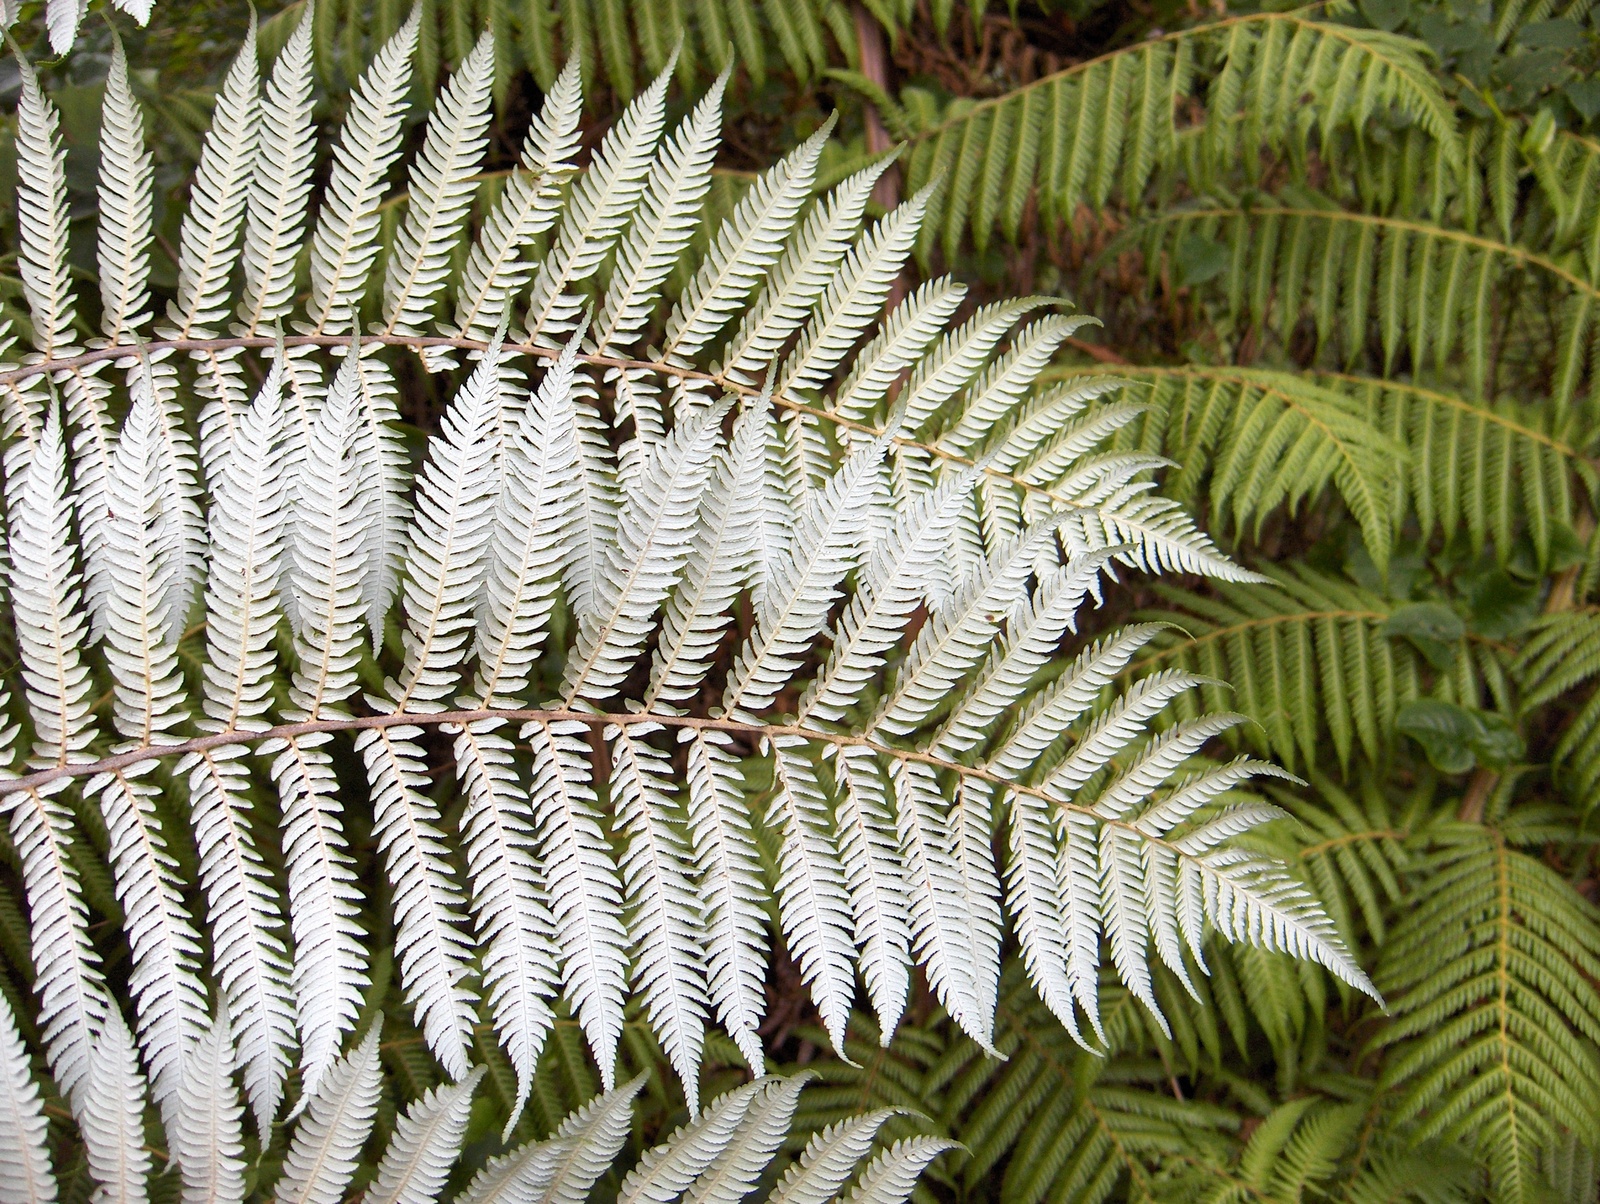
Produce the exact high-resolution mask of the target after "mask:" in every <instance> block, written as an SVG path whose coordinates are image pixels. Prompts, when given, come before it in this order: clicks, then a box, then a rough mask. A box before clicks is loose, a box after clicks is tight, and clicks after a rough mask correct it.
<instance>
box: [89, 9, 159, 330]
mask: <svg viewBox="0 0 1600 1204" xmlns="http://www.w3.org/2000/svg"><path fill="white" fill-rule="evenodd" d="M150 172H151V161H150V152H149V151H148V150H147V149H145V145H144V116H143V114H142V113H141V112H140V109H139V103H138V101H136V100H135V99H134V98H133V91H132V89H131V87H130V86H129V83H128V59H127V56H126V55H125V54H124V53H123V50H122V42H121V40H120V39H113V41H112V43H111V69H110V72H109V73H108V74H107V75H106V95H105V103H104V105H103V106H102V107H101V116H100V188H99V194H98V201H99V209H98V211H99V214H100V237H99V245H98V254H97V259H98V263H99V276H100V307H101V318H100V328H101V330H102V331H104V333H105V336H106V338H107V339H109V340H110V341H111V342H113V343H128V342H132V341H133V339H134V337H135V335H136V332H137V331H138V328H139V327H140V326H141V325H142V324H143V323H144V322H145V321H146V320H147V319H148V318H149V317H150V310H149V305H150V283H149V277H150V250H149V248H150V240H151V236H152V235H151V227H150V209H151V191H150V187H151V175H150Z"/></svg>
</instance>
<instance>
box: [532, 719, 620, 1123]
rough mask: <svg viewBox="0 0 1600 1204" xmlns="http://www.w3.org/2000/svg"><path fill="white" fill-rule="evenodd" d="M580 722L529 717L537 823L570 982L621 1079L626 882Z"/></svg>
mask: <svg viewBox="0 0 1600 1204" xmlns="http://www.w3.org/2000/svg"><path fill="white" fill-rule="evenodd" d="M582 730H583V729H582V728H581V726H579V725H576V724H567V723H562V724H548V723H538V722H534V723H529V724H527V725H526V726H525V727H524V728H523V729H522V738H523V739H524V740H526V741H528V744H529V747H530V749H531V751H532V753H533V786H532V789H531V791H530V795H531V798H532V801H533V813H534V826H535V830H536V831H537V833H538V842H539V850H540V853H541V854H542V856H543V858H544V860H545V864H546V866H547V867H548V868H547V870H546V873H547V875H548V879H547V881H548V886H549V891H550V910H551V913H552V914H553V916H554V917H555V938H556V946H557V948H558V949H559V951H560V954H561V961H562V971H561V976H562V986H563V988H564V990H565V992H566V995H567V998H568V999H569V1000H570V1001H571V1002H572V1004H573V1006H574V1008H575V1009H576V1011H577V1013H578V1020H579V1022H580V1023H581V1024H582V1025H583V1030H584V1035H585V1036H586V1037H588V1039H589V1046H590V1048H591V1049H592V1050H593V1051H594V1055H595V1060H596V1061H598V1062H599V1064H600V1076H601V1081H602V1082H603V1083H605V1085H606V1089H607V1090H608V1091H609V1090H610V1089H611V1087H612V1086H613V1085H614V1084H615V1075H616V1055H617V1043H618V1041H619V1040H620V1039H621V1037H622V1006H623V994H624V986H625V984H626V980H627V972H628V958H627V945H626V932H625V930H624V929H623V926H622V882H621V880H620V877H619V875H618V873H617V870H616V867H615V866H614V865H613V864H612V861H611V855H610V852H609V850H608V848H607V847H606V841H605V836H604V834H603V833H602V831H601V828H600V816H599V812H598V811H597V809H596V806H595V801H596V800H595V793H594V789H593V787H591V786H590V784H589V779H588V774H587V772H586V767H585V761H584V752H585V749H584V745H583V744H582V743H581V742H580V741H579V740H578V739H577V738H576V735H577V733H579V732H581V731H582Z"/></svg>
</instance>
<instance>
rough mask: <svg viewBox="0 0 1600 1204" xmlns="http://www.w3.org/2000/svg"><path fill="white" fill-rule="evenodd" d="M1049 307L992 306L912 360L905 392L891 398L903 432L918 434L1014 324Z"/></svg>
mask: <svg viewBox="0 0 1600 1204" xmlns="http://www.w3.org/2000/svg"><path fill="white" fill-rule="evenodd" d="M1049 302H1050V298H1048V297H1018V298H1015V299H1012V300H1009V301H996V302H994V303H993V304H991V305H986V306H984V307H983V308H982V309H980V310H978V312H977V313H975V314H973V315H972V317H970V318H968V319H967V320H966V321H965V322H963V323H962V324H961V325H960V326H958V327H956V328H955V329H954V330H952V331H950V333H948V334H947V335H945V336H944V338H942V339H940V340H939V345H938V346H937V347H935V348H934V349H933V350H932V351H930V352H928V354H926V355H925V356H923V357H922V358H921V359H920V360H918V361H917V364H916V367H915V368H913V369H912V371H911V378H910V379H909V380H908V381H907V382H906V387H905V388H904V389H902V390H901V392H900V396H899V397H897V398H895V404H896V405H897V406H902V407H904V418H903V419H902V424H903V426H904V428H905V430H907V431H908V432H911V433H915V432H917V431H919V430H921V429H922V427H923V426H924V425H926V424H927V421H928V419H930V418H932V417H933V416H934V415H935V414H936V413H938V412H939V411H940V410H942V409H943V408H944V405H945V403H946V402H948V401H949V400H950V399H951V398H952V397H954V396H955V395H956V394H957V393H958V392H959V391H960V390H961V389H962V388H963V387H964V386H966V385H967V383H968V382H970V381H971V380H972V379H973V377H975V376H976V375H977V374H978V372H979V371H980V370H981V369H982V367H983V364H984V361H985V360H987V359H988V358H989V354H990V352H992V351H993V350H994V349H995V347H996V346H997V345H998V344H999V342H1000V340H1001V339H1002V338H1004V337H1005V333H1006V331H1008V330H1010V329H1011V327H1012V326H1013V325H1015V324H1016V321H1017V319H1018V318H1020V317H1021V316H1022V315H1023V314H1025V313H1027V312H1029V311H1030V310H1034V309H1038V308H1039V307H1040V306H1041V305H1047V304H1049Z"/></svg>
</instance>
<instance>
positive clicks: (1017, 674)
mask: <svg viewBox="0 0 1600 1204" xmlns="http://www.w3.org/2000/svg"><path fill="white" fill-rule="evenodd" d="M1109 559H1110V554H1109V553H1107V552H1101V553H1098V554H1095V555H1089V556H1080V557H1078V558H1077V559H1075V560H1071V561H1069V562H1068V563H1067V564H1065V565H1064V566H1062V567H1061V568H1059V569H1057V570H1056V571H1055V572H1054V573H1052V574H1051V575H1050V576H1049V577H1047V578H1046V579H1045V581H1044V582H1043V584H1041V585H1040V586H1039V588H1038V590H1037V591H1035V593H1034V596H1033V598H1032V599H1031V600H1030V601H1029V603H1028V605H1027V606H1026V607H1025V608H1024V609H1023V611H1022V613H1020V614H1018V615H1017V616H1016V617H1015V618H1014V619H1013V620H1012V622H1011V624H1010V625H1009V627H1008V629H1007V632H1006V638H1005V640H1004V642H1003V643H1002V644H1001V645H1000V646H999V647H998V648H996V649H995V651H994V654H993V655H992V656H991V657H990V658H989V662H988V663H987V664H986V665H985V666H984V668H983V671H982V672H981V673H980V674H979V676H978V679H977V681H976V682H975V683H974V684H973V686H972V687H971V689H969V690H968V691H967V693H966V694H965V695H964V696H963V698H962V699H961V701H960V702H959V703H957V704H956V706H955V708H954V709H953V710H952V712H951V714H950V717H949V718H948V719H947V720H945V724H944V727H943V728H941V729H940V732H939V737H938V741H937V746H938V748H939V749H940V750H941V751H942V752H944V753H945V754H946V755H950V754H955V753H961V752H965V751H967V750H968V749H971V748H973V747H975V746H976V745H977V744H979V743H980V742H981V741H982V740H983V739H984V737H985V736H986V735H987V733H988V732H989V730H990V728H991V727H992V726H993V724H994V722H995V720H996V719H997V718H998V717H999V716H1000V715H1002V714H1003V713H1004V712H1005V710H1006V709H1007V708H1008V707H1009V706H1010V705H1011V702H1012V700H1013V699H1015V698H1016V697H1017V696H1018V695H1020V694H1022V693H1023V692H1024V688H1025V687H1026V685H1027V683H1028V681H1029V679H1030V678H1032V677H1033V675H1034V674H1035V673H1037V672H1038V671H1039V669H1040V668H1042V667H1043V666H1044V664H1045V662H1046V661H1047V660H1049V658H1050V656H1051V655H1052V654H1053V653H1054V652H1055V649H1056V645H1057V644H1058V643H1059V642H1060V640H1061V637H1062V635H1063V634H1064V633H1065V632H1067V631H1072V630H1076V629H1077V614H1078V609H1079V608H1080V607H1081V606H1082V605H1083V601H1084V599H1085V598H1087V597H1088V596H1089V595H1090V593H1091V592H1092V593H1094V594H1095V596H1096V598H1097V599H1098V596H1099V582H1100V574H1101V572H1102V571H1103V569H1104V567H1105V563H1106V561H1107V560H1109Z"/></svg>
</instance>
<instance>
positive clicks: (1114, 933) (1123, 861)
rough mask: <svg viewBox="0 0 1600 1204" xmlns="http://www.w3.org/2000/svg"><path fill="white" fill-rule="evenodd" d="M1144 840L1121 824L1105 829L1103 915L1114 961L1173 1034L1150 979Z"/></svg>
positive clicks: (1131, 988)
mask: <svg viewBox="0 0 1600 1204" xmlns="http://www.w3.org/2000/svg"><path fill="white" fill-rule="evenodd" d="M1140 844H1141V842H1140V840H1139V838H1138V836H1137V835H1136V834H1135V833H1133V832H1132V831H1130V830H1129V829H1127V828H1124V827H1122V826H1120V825H1118V824H1105V825H1103V826H1102V827H1101V829H1100V913H1101V917H1102V919H1103V921H1104V927H1105V934H1106V943H1107V944H1109V945H1110V946H1111V962H1112V965H1114V966H1115V967H1116V969H1117V977H1118V978H1120V979H1122V981H1123V983H1124V985H1126V986H1127V988H1128V990H1129V991H1131V992H1132V993H1133V997H1134V998H1135V999H1137V1000H1139V1002H1141V1003H1143V1004H1144V1005H1145V1007H1147V1008H1149V1009H1150V1013H1151V1015H1153V1016H1154V1017H1155V1018H1156V1023H1157V1024H1159V1025H1160V1026H1161V1029H1162V1031H1163V1032H1164V1033H1166V1034H1167V1035H1168V1036H1170V1035H1171V1029H1170V1028H1169V1027H1168V1025H1167V1021H1166V1017H1164V1016H1163V1015H1162V1014H1161V1008H1160V1006H1159V1005H1158V1004H1157V1003H1156V997H1155V990H1154V988H1153V986H1152V984H1151V979H1150V964H1149V960H1148V954H1149V932H1150V927H1149V910H1150V902H1149V897H1148V895H1147V894H1146V891H1145V862H1144V856H1143V853H1142V851H1141V849H1140V847H1139V846H1140Z"/></svg>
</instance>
